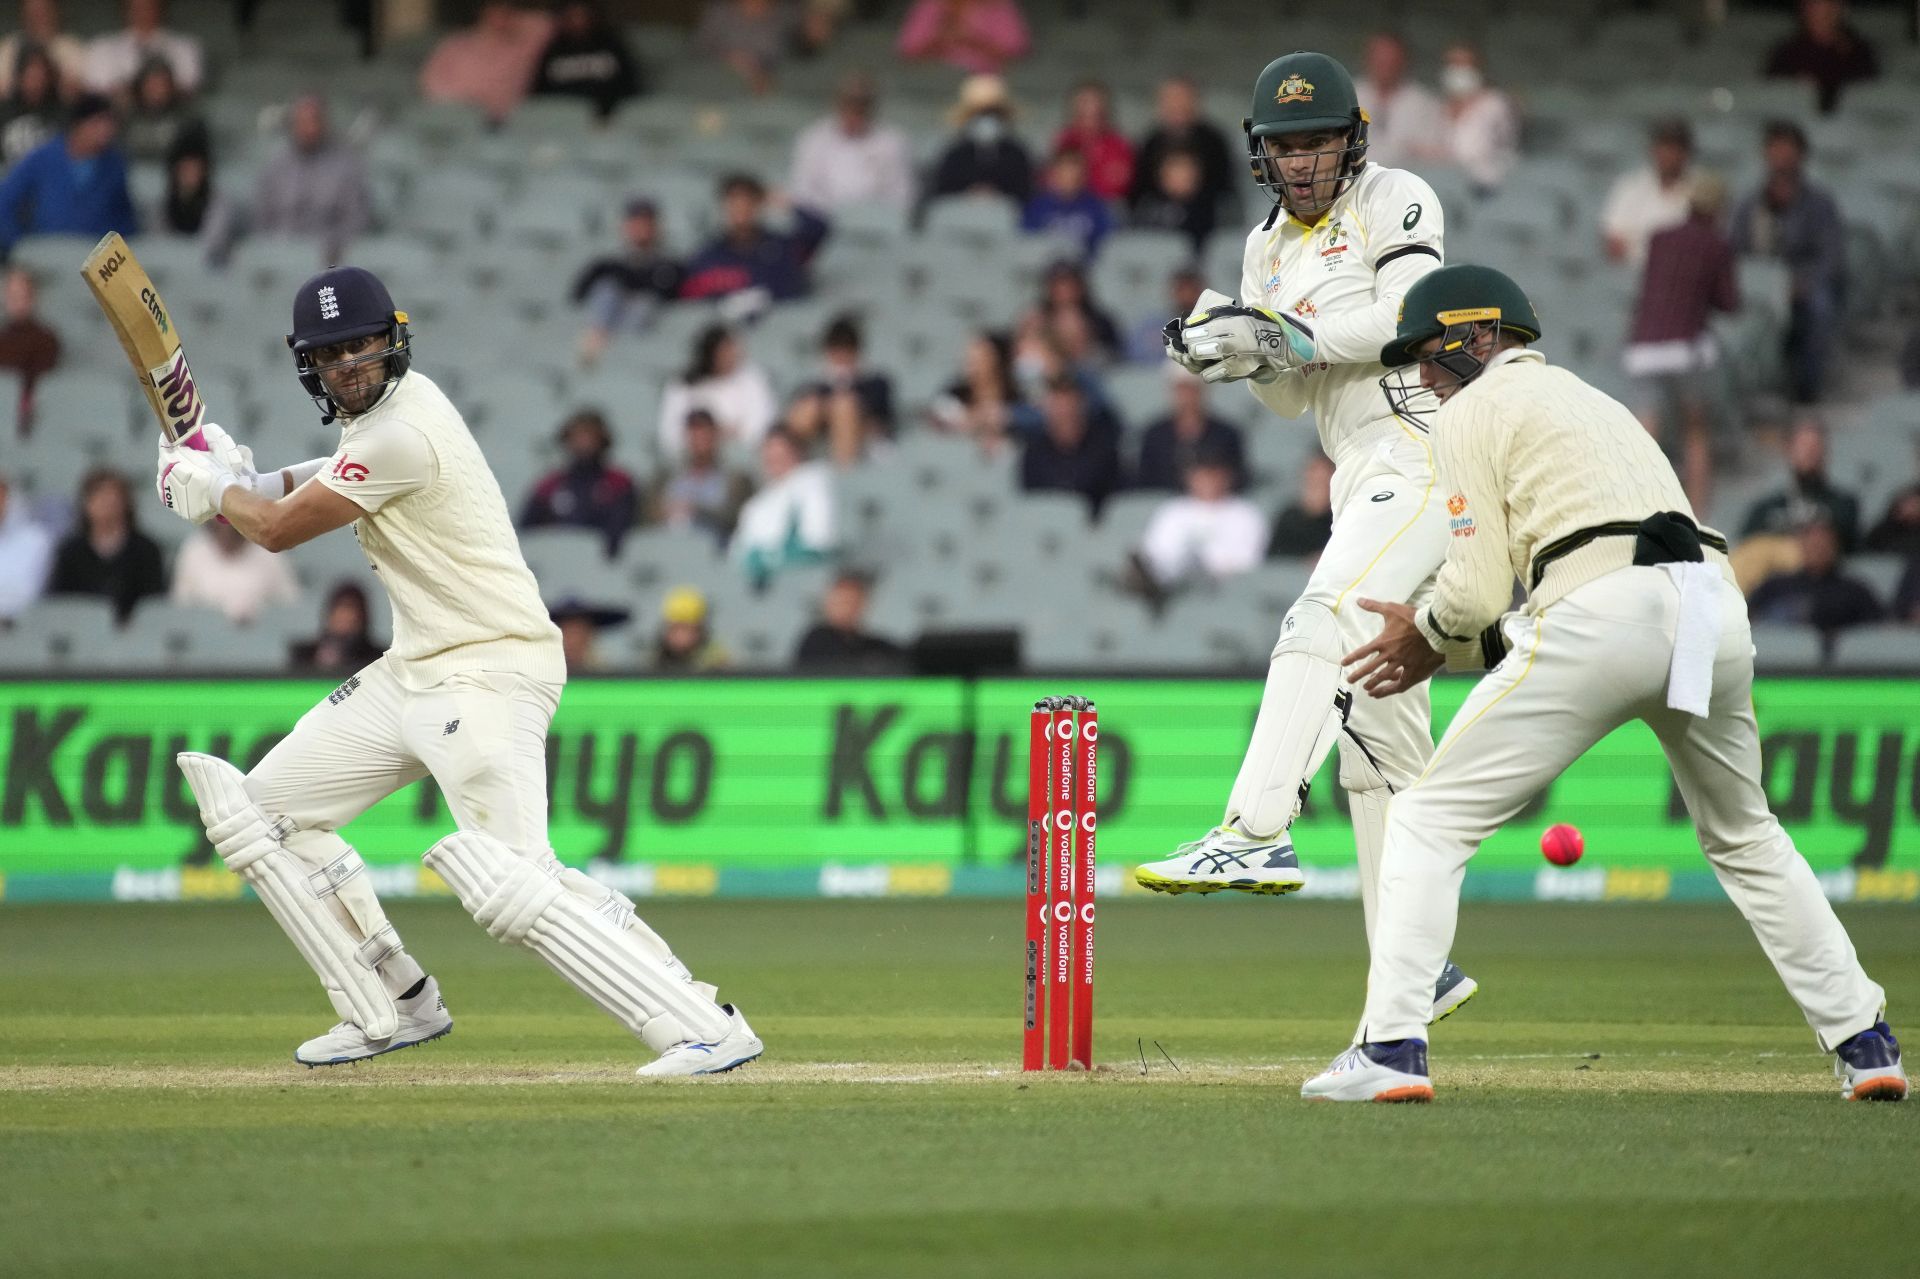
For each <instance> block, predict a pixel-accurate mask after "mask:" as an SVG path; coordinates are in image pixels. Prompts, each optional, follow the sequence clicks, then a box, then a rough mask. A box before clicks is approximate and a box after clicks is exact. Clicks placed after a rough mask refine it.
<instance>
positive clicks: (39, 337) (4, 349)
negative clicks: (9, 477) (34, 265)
mask: <svg viewBox="0 0 1920 1279" xmlns="http://www.w3.org/2000/svg"><path fill="white" fill-rule="evenodd" d="M39 297H40V290H39V286H38V285H36V284H35V283H34V279H33V276H32V275H31V274H29V273H28V272H27V271H26V270H25V269H24V268H22V267H11V268H9V269H8V271H7V273H6V280H5V284H4V286H0V303H3V304H4V306H5V310H6V322H5V323H4V324H0V369H8V370H11V371H13V372H15V373H18V374H19V375H20V414H19V422H20V433H21V434H22V435H25V434H27V433H29V432H30V431H31V430H32V429H33V390H34V385H35V383H37V382H38V381H39V380H40V378H41V377H42V375H44V374H47V373H51V372H53V370H54V368H55V367H56V366H58V365H59V363H60V335H59V334H58V333H55V332H54V331H53V330H52V329H50V328H48V327H47V325H46V322H45V321H43V320H42V319H41V318H40V305H39ZM5 562H6V561H5V560H0V564H4V563H5Z"/></svg>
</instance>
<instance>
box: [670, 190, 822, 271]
mask: <svg viewBox="0 0 1920 1279" xmlns="http://www.w3.org/2000/svg"><path fill="white" fill-rule="evenodd" d="M767 203H768V197H767V189H766V187H764V186H762V185H761V183H760V179H758V178H756V177H753V176H752V175H750V174H746V173H734V174H729V175H728V176H727V177H725V178H723V179H721V182H720V212H721V221H722V224H723V228H724V229H723V230H722V231H721V234H720V238H719V239H717V240H714V241H713V242H712V243H711V244H709V245H707V247H706V248H704V249H702V250H700V252H699V253H697V254H695V255H694V258H693V260H692V261H691V262H689V263H687V278H686V279H685V281H684V282H682V284H681V286H680V296H681V297H683V298H719V297H726V296H728V295H730V294H745V293H747V292H748V291H749V290H752V291H754V296H755V297H757V298H764V299H768V300H771V301H775V302H786V301H789V300H791V299H793V298H798V297H804V296H805V295H806V293H807V292H808V290H809V289H811V288H812V280H811V278H810V277H809V275H808V273H807V264H808V263H809V262H811V261H812V260H813V255H814V253H815V251H816V250H818V249H819V247H820V243H821V241H823V240H825V239H826V238H827V223H826V220H825V219H824V218H822V217H820V215H819V214H817V213H815V212H813V211H812V210H811V209H808V208H806V207H805V206H804V205H799V204H790V203H788V202H786V201H785V200H784V199H781V200H780V201H778V203H779V204H781V205H782V206H783V207H785V208H786V210H787V213H788V216H789V218H790V220H791V225H790V226H789V227H788V229H787V230H785V231H776V230H774V229H773V228H771V227H769V226H767V225H766V224H765V223H764V222H762V221H761V218H762V216H763V215H764V214H765V212H766V209H767Z"/></svg>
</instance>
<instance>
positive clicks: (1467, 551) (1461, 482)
mask: <svg viewBox="0 0 1920 1279" xmlns="http://www.w3.org/2000/svg"><path fill="white" fill-rule="evenodd" d="M1539 334H1540V323H1539V320H1538V318H1537V317H1536V316H1535V315H1534V312H1533V307H1532V305H1531V304H1530V303H1529V302H1528V301H1527V299H1526V296H1525V295H1524V294H1523V293H1522V292H1521V291H1520V289H1519V287H1518V286H1517V285H1516V284H1514V282H1513V281H1512V280H1510V279H1508V278H1507V277H1506V276H1504V275H1502V274H1500V273H1499V272H1498V271H1494V270H1491V269H1489V268H1486V267H1473V266H1453V267H1444V268H1442V269H1440V270H1438V271H1435V272H1433V273H1432V274H1431V275H1428V276H1427V277H1426V278H1424V279H1422V280H1421V281H1420V282H1419V283H1417V284H1415V285H1414V286H1413V288H1412V289H1411V290H1410V291H1409V292H1408V293H1407V298H1406V307H1405V310H1404V311H1403V312H1402V314H1401V320H1400V325H1399V328H1398V331H1397V332H1396V334H1395V336H1394V339H1393V340H1392V341H1391V342H1389V343H1388V344H1387V345H1386V347H1385V348H1384V349H1383V350H1382V351H1381V357H1380V358H1381V363H1383V364H1385V365H1387V366H1388V367H1389V368H1391V369H1395V370H1397V371H1398V374H1397V375H1396V374H1389V375H1388V376H1387V377H1385V378H1383V379H1381V382H1382V385H1383V386H1384V387H1385V388H1386V390H1387V394H1388V398H1389V399H1391V400H1394V401H1396V403H1404V402H1405V400H1406V398H1407V396H1408V395H1409V393H1410V392H1411V391H1412V390H1413V388H1414V387H1415V385H1416V383H1418V384H1424V386H1425V387H1426V388H1427V389H1428V390H1430V391H1431V392H1432V393H1433V394H1434V395H1436V396H1437V397H1439V399H1440V400H1441V401H1442V404H1443V407H1442V408H1441V409H1440V410H1439V412H1438V413H1437V414H1436V415H1435V416H1436V418H1437V421H1436V423H1435V426H1434V431H1433V439H1434V447H1435V451H1436V454H1437V458H1438V463H1439V466H1438V470H1439V475H1440V478H1441V480H1442V481H1443V482H1444V483H1445V485H1446V486H1447V488H1448V490H1449V491H1450V492H1451V496H1450V497H1449V498H1448V501H1447V506H1448V510H1449V511H1450V512H1451V514H1452V517H1453V518H1452V532H1453V537H1452V540H1451V546H1450V548H1449V550H1448V553H1447V559H1446V563H1445V564H1444V565H1443V566H1442V568H1441V570H1440V575H1439V578H1438V580H1437V581H1436V583H1435V586H1434V591H1433V597H1432V601H1431V603H1429V604H1428V605H1427V606H1426V607H1424V608H1422V609H1420V610H1419V611H1418V612H1417V613H1416V612H1415V611H1414V610H1413V609H1412V608H1409V607H1408V606H1406V605H1403V604H1375V603H1374V602H1372V601H1366V603H1365V607H1367V608H1369V609H1370V610H1371V611H1373V612H1377V613H1381V614H1383V615H1384V616H1385V617H1386V620H1387V624H1386V627H1385V629H1384V630H1383V631H1382V632H1381V634H1380V636H1379V638H1377V639H1376V640H1374V641H1373V642H1371V643H1369V644H1366V645H1364V646H1362V647H1361V648H1359V649H1357V650H1355V651H1354V652H1353V653H1351V654H1349V655H1348V656H1347V659H1346V660H1347V663H1348V664H1349V667H1350V669H1352V671H1353V678H1354V680H1355V681H1356V682H1361V681H1364V682H1365V684H1366V687H1367V689H1368V691H1369V692H1373V693H1377V694H1379V695H1382V696H1385V695H1390V694H1394V693H1398V692H1400V691H1402V690H1404V689H1407V688H1410V687H1413V686H1415V685H1417V684H1418V683H1419V682H1420V681H1422V680H1424V679H1426V678H1427V677H1428V676H1429V675H1431V674H1433V673H1434V671H1436V670H1437V669H1438V668H1439V667H1440V666H1441V665H1442V663H1443V662H1444V663H1446V664H1449V665H1452V666H1455V667H1456V668H1477V667H1480V666H1490V667H1491V668H1492V669H1491V670H1490V671H1489V672H1488V674H1487V676H1486V678H1484V679H1483V680H1481V681H1480V683H1479V685H1478V686H1477V687H1476V688H1475V689H1474V690H1473V692H1472V694H1470V695H1469V696H1468V698H1467V700H1466V703H1465V704H1464V705H1463V706H1461V708H1460V711H1459V714H1457V715H1456V716H1454V719H1453V723H1452V724H1450V725H1449V726H1448V728H1447V732H1446V735H1445V736H1444V737H1443V738H1442V739H1441V741H1440V745H1439V746H1438V747H1437V748H1436V750H1435V752H1434V757H1433V762H1432V763H1431V764H1430V765H1428V767H1427V770H1426V772H1425V773H1424V774H1422V775H1421V777H1420V778H1419V780H1418V781H1416V782H1415V783H1414V784H1413V785H1412V786H1410V787H1408V788H1406V789H1405V790H1402V791H1401V792H1399V793H1398V794H1397V795H1395V796H1394V797H1393V800H1392V803H1391V804H1390V805H1389V806H1388V810H1387V834H1386V847H1385V852H1384V854H1383V855H1382V858H1381V868H1380V901H1379V908H1378V909H1379V919H1378V922H1377V923H1376V925H1375V928H1374V941H1373V965H1372V970H1371V972H1370V973H1369V975H1368V979H1367V1006H1366V1013H1365V1015H1364V1017H1363V1018H1362V1020H1361V1022H1360V1029H1359V1032H1358V1033H1357V1034H1356V1035H1355V1037H1354V1046H1353V1047H1352V1048H1351V1049H1349V1050H1348V1051H1347V1052H1346V1053H1344V1054H1342V1055H1341V1056H1340V1057H1339V1058H1337V1059H1336V1060H1335V1061H1334V1063H1333V1064H1332V1065H1331V1066H1330V1067H1328V1068H1327V1070H1325V1071H1324V1072H1322V1073H1321V1074H1320V1075H1318V1076H1316V1077H1315V1078H1313V1079H1310V1080H1308V1081H1307V1083H1306V1085H1305V1087H1304V1088H1303V1089H1302V1090H1301V1091H1302V1093H1303V1094H1304V1095H1305V1096H1307V1097H1309V1098H1321V1099H1326V1100H1331V1101H1430V1100H1432V1098H1433V1085H1432V1083H1431V1081H1430V1079H1429V1077H1428V1073H1427V1043H1426V1028H1427V1021H1428V1017H1429V1014H1430V1005H1431V1001H1432V992H1433V980H1434V977H1435V975H1436V974H1438V973H1439V972H1440V969H1441V965H1442V964H1444V963H1445V962H1446V957H1447V953H1448V951H1449V950H1450V949H1451V947H1452V945H1453V939H1454V938H1453V934H1454V926H1455V923H1456V920H1457V917H1458V914H1459V905H1460V881H1461V879H1462V877H1463V876H1464V874H1465V871H1466V866H1467V861H1468V859H1469V858H1471V857H1472V856H1473V854H1474V852H1475V851H1476V850H1477V849H1478V848H1479V846H1480V842H1481V841H1482V840H1484V839H1485V838H1486V837H1487V836H1489V835H1491V834H1492V833H1493V832H1494V831H1496V830H1497V829H1499V827H1500V826H1501V824H1502V823H1504V822H1506V821H1507V820H1509V819H1510V818H1512V817H1513V815H1514V814H1515V813H1517V812H1518V811H1519V810H1520V808H1521V806H1522V805H1523V804H1525V803H1526V801H1527V800H1528V799H1529V798H1530V797H1531V796H1533V795H1535V794H1537V793H1538V792H1539V791H1540V789H1541V788H1542V787H1543V786H1545V785H1547V784H1548V783H1549V782H1551V781H1552V780H1553V779H1554V778H1555V777H1557V776H1559V775H1560V773H1561V772H1562V771H1564V770H1565V769H1566V767H1567V766H1568V765H1569V764H1571V763H1572V762H1573V761H1574V760H1576V759H1578V758H1579V757H1580V756H1581V755H1583V754H1585V753H1586V751H1587V749H1588V748H1589V747H1591V746H1592V745H1593V744H1594V743H1595V742H1597V741H1599V740H1600V739H1601V738H1602V737H1605V736H1606V735H1607V734H1608V733H1610V732H1612V731H1613V730H1614V729H1615V728H1617V727H1619V726H1620V725H1621V724H1623V723H1625V722H1626V721H1628V720H1631V719H1638V720H1641V721H1643V722H1644V723H1646V725H1647V726H1648V727H1649V728H1651V729H1652V730H1653V732H1654V734H1655V736H1657V737H1658V738H1659V740H1660V745H1661V748H1662V749H1663V750H1664V751H1665V752H1666V755H1667V760H1668V762H1669V764H1670V765H1671V766H1672V768H1673V773H1674V779H1675V781H1676V782H1677V783H1678V784H1679V787H1680V792H1681V794H1682V796H1684V798H1685V799H1686V804H1687V811H1688V812H1689V813H1691V814H1692V816H1693V821H1694V827H1695V830H1696V832H1697V833H1698V835H1699V838H1700V847H1701V850H1702V851H1703V852H1704V853H1705V854H1706V856H1707V860H1708V861H1709V862H1710V863H1712V865H1713V870H1714V874H1715V875H1717V876H1718V877H1719V880H1720V883H1721V885H1722V886H1723V887H1724V888H1725V889H1726V890H1727V895H1728V896H1729V897H1731V898H1732V899H1733V902H1734V904H1735V905H1736V906H1738V907H1739V908H1740V913H1741V914H1743V915H1744V916H1746V919H1747V922H1748V923H1749V924H1750V925H1751V926H1752V928H1753V931H1754V934H1755V936H1756V937H1758V938H1759V941H1760V946H1761V949H1763V950H1764V951H1765V952H1766V955H1767V958H1768V959H1770V960H1772V961H1773V966H1774V969H1775V970H1776V971H1777V972H1778V973H1779V974H1780V979H1781V981H1782V982H1783V983H1785V985H1786V988H1787V993H1788V994H1789V995H1791V996H1792V997H1793V1000H1794V1002H1795V1003H1797V1004H1798V1005H1799V1006H1800V1011H1801V1012H1802V1013H1803V1014H1804V1015H1805V1017H1806V1019H1807V1023H1808V1025H1810V1026H1812V1027H1813V1032H1814V1036H1815V1038H1816V1039H1817V1040H1818V1042H1819V1044H1820V1047H1821V1050H1822V1051H1824V1052H1830V1053H1833V1054H1834V1058H1835V1060H1834V1070H1835V1073H1836V1074H1837V1075H1839V1077H1840V1079H1841V1081H1842V1087H1841V1092H1842V1095H1843V1096H1845V1097H1848V1098H1850V1099H1863V1098H1881V1099H1886V1100H1895V1101H1897V1100H1900V1099H1902V1098H1904V1097H1905V1096H1906V1095H1907V1078H1906V1072H1905V1071H1904V1070H1903V1069H1902V1067H1901V1064H1900V1046H1899V1044H1898V1043H1897V1042H1895V1040H1894V1037H1893V1032H1892V1031H1891V1030H1890V1029H1889V1028H1888V1026H1887V1023H1886V1022H1885V1021H1883V1020H1881V1016H1882V1014H1883V1013H1884V1011H1885V1008H1886V992H1885V991H1883V990H1881V989H1880V987H1879V986H1878V985H1876V984H1874V982H1873V981H1872V980H1870V979H1869V978H1868V977H1867V974H1866V973H1865V972H1864V971H1863V970H1862V969H1861V967H1860V961H1859V959H1858V958H1857V957H1856V956H1855V954H1854V950H1853V943H1852V941H1851V940H1849V939H1848V937H1847V933H1846V930H1845V929H1844V928H1842V927H1841V925H1840V921H1839V919H1838V918H1836V917H1835V915H1834V913H1833V908H1832V907H1831V906H1829V905H1828V904H1827V899H1826V898H1825V897H1824V896H1823V895H1822V894H1821V891H1820V885H1819V883H1818V881H1817V880H1815V879H1814V876H1813V872H1812V870H1811V869H1809V868H1808V866H1807V863H1806V860H1805V859H1804V858H1803V857H1801V856H1800V853H1799V851H1798V850H1797V849H1795V848H1794V846H1793V841H1792V840H1791V839H1790V838H1789V837H1788V836H1787V833H1786V832H1785V831H1784V830H1782V829H1781V827H1780V823H1779V822H1778V821H1777V820H1776V819H1775V818H1774V816H1773V814H1772V813H1770V812H1769V811H1768V810H1767V799H1766V793H1765V792H1764V791H1763V790H1762V789H1761V786H1760V737H1759V731H1758V728H1757V726H1756V725H1755V723H1754V717H1753V696H1752V686H1753V635H1752V632H1751V630H1750V628H1749V626H1748V622H1747V611H1746V604H1745V601H1744V600H1742V599H1741V596H1740V591H1739V588H1738V587H1736V586H1735V585H1734V583H1733V577H1732V574H1731V573H1730V572H1729V571H1728V569H1727V567H1726V556H1725V554H1724V550H1725V547H1726V543H1725V542H1724V541H1723V540H1722V539H1720V538H1719V537H1717V536H1716V535H1714V534H1713V533H1712V532H1710V531H1708V530H1704V529H1700V528H1699V527H1698V526H1697V525H1696V524H1695V523H1694V520H1693V514H1692V511H1691V509H1690V508H1689V507H1688V504H1687V499H1686V495H1685V494H1684V492H1683V491H1682V490H1681V487H1680V482H1679V480H1678V479H1677V478H1676V477H1675V475H1674V473H1673V468H1672V467H1671V466H1669V465H1668V464H1667V461H1666V459H1665V458H1664V457H1663V456H1662V455H1661V453H1660V449H1659V447H1658V446H1657V445H1656V444H1655V443H1654V442H1653V440H1652V438H1651V437H1650V436H1648V435H1647V433H1646V432H1645V431H1644V430H1642V429H1641V428H1640V425H1639V423H1638V422H1636V421H1635V420H1634V417H1633V415H1632V414H1631V413H1629V412H1628V411H1627V410H1626V409H1625V408H1623V407H1622V406H1621V405H1619V404H1617V403H1615V402H1614V401H1613V400H1611V399H1609V398H1607V397H1606V396H1605V395H1602V394H1601V393H1600V392H1598V391H1596V390H1594V389H1593V388H1592V387H1590V386H1588V385H1586V384H1585V383H1584V382H1582V381H1580V379H1579V378H1577V377H1575V376H1573V375H1572V374H1571V373H1568V372H1566V371H1565V370H1563V369H1556V368H1554V367H1552V366H1550V365H1548V364H1547V363H1546V361H1545V360H1543V359H1542V358H1541V356H1540V355H1539V353H1538V352H1535V351H1532V350H1529V349H1527V345H1526V344H1527V342H1529V341H1532V340H1536V339H1537V338H1538V337H1539ZM1416 369H1417V370H1418V372H1417V375H1416V374H1415V373H1414V370H1416ZM1403 411H1404V410H1403ZM1516 575H1517V576H1519V577H1520V579H1521V581H1522V582H1523V583H1524V584H1525V585H1526V587H1527V602H1526V605H1525V607H1524V608H1523V609H1522V610H1521V611H1519V612H1517V613H1513V614H1509V615H1508V616H1506V617H1505V618H1502V617H1501V614H1502V613H1504V612H1506V608H1507V604H1508V602H1509V601H1510V599H1511V590H1512V583H1513V579H1514V577H1515V576H1516Z"/></svg>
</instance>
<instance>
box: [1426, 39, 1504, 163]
mask: <svg viewBox="0 0 1920 1279" xmlns="http://www.w3.org/2000/svg"><path fill="white" fill-rule="evenodd" d="M1440 91H1441V93H1443V94H1445V95H1446V100H1447V151H1448V153H1449V154H1450V155H1451V157H1452V159H1453V163H1454V164H1455V165H1456V166H1457V167H1459V168H1460V169H1462V170H1463V171H1465V173H1466V175H1467V180H1468V181H1469V182H1471V183H1473V189H1474V193H1475V194H1476V195H1479V196H1480V197H1482V198H1483V199H1484V198H1485V197H1487V196H1490V195H1492V194H1493V193H1494V192H1495V191H1497V190H1499V189H1500V184H1501V183H1503V182H1505V181H1506V180H1507V174H1509V173H1511V172H1512V171H1513V166H1514V164H1515V163H1516V162H1517V161H1518V160H1519V159H1520V117H1519V115H1518V113H1517V112H1515V111H1514V109H1513V100H1512V99H1510V98H1509V97H1507V95H1506V94H1504V93H1502V92H1500V90H1498V89H1495V88H1493V87H1491V86H1490V85H1488V83H1487V73H1486V69H1485V68H1484V67H1483V66H1482V65H1481V61H1480V51H1479V50H1478V49H1476V48H1474V47H1473V46H1472V45H1470V44H1465V43H1461V44H1456V45H1453V46H1452V47H1450V48H1449V49H1448V50H1447V52H1446V54H1445V56H1444V58H1443V60H1442V62H1441V66H1440Z"/></svg>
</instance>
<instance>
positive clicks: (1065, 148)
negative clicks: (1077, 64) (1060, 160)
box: [1053, 80, 1133, 201]
mask: <svg viewBox="0 0 1920 1279" xmlns="http://www.w3.org/2000/svg"><path fill="white" fill-rule="evenodd" d="M1069 151H1073V152H1078V153H1079V154H1080V156H1081V157H1082V158H1083V159H1084V160H1085V161H1086V175H1087V178H1086V187H1087V190H1089V191H1091V192H1092V193H1093V194H1094V195H1096V196H1098V197H1099V198H1100V199H1102V200H1110V201H1120V200H1124V199H1126V198H1127V193H1128V192H1129V191H1131V190H1132V189H1133V143H1131V142H1129V141H1127V135H1126V134H1124V133H1122V132H1120V130H1119V128H1117V127H1116V126H1115V125H1114V123H1113V94H1112V93H1111V92H1110V91H1109V90H1108V89H1107V86H1106V85H1104V84H1102V83H1100V81H1098V80H1082V81H1081V82H1080V83H1079V84H1077V85H1075V86H1074V87H1073V93H1072V94H1071V95H1069V96H1068V98H1067V122H1066V123H1065V124H1064V125H1062V126H1061V128H1060V132H1059V133H1057V134H1055V135H1054V138H1053V154H1054V155H1056V156H1058V155H1063V154H1065V153H1067V152H1069Z"/></svg>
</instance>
